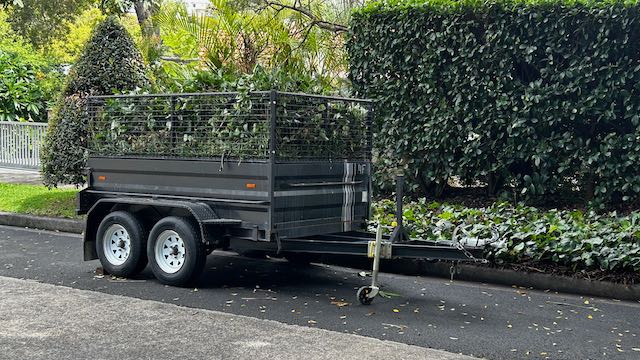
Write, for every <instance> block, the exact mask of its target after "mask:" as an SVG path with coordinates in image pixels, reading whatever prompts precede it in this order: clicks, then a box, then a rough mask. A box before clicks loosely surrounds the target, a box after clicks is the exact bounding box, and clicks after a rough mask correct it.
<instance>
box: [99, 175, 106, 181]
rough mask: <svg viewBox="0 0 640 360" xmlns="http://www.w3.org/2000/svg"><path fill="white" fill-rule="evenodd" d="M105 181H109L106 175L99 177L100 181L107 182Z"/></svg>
mask: <svg viewBox="0 0 640 360" xmlns="http://www.w3.org/2000/svg"><path fill="white" fill-rule="evenodd" d="M105 180H107V177H106V176H104V175H100V176H98V181H105Z"/></svg>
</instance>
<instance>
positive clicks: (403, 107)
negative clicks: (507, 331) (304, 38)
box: [347, 0, 640, 202]
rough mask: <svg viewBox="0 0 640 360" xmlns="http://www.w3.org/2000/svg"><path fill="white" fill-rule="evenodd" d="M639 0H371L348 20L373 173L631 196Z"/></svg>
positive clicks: (639, 147)
mask: <svg viewBox="0 0 640 360" xmlns="http://www.w3.org/2000/svg"><path fill="white" fill-rule="evenodd" d="M639 9H640V7H639V6H638V3H637V1H618V0H609V1H518V0H512V1H495V0H489V1H477V0H457V1H453V0H437V1H426V2H425V1H413V2H397V1H396V2H374V3H371V4H369V5H368V6H366V7H364V8H363V9H361V10H359V11H357V12H356V13H355V14H354V15H353V18H352V23H351V27H350V28H351V30H350V32H351V36H350V39H349V41H348V44H347V46H348V52H349V56H350V63H351V73H350V77H351V80H352V82H353V85H354V87H355V89H356V92H357V93H358V94H359V95H361V96H365V97H371V98H374V99H377V100H378V106H377V109H376V111H377V114H378V119H377V122H378V123H377V125H378V131H377V138H376V147H377V158H378V162H377V165H378V170H379V171H378V173H379V175H378V178H377V179H376V183H377V185H378V186H379V187H381V188H382V189H383V190H384V189H385V188H386V187H387V186H388V185H387V184H390V182H389V181H388V179H389V176H388V175H389V174H390V172H389V171H386V172H385V171H384V170H386V169H395V167H396V165H399V166H400V167H402V168H403V169H404V171H405V173H406V175H407V176H408V177H409V178H410V180H411V184H412V186H413V190H417V191H423V192H424V193H430V194H433V193H434V192H435V193H436V194H437V193H441V192H442V191H443V189H445V186H446V184H447V181H448V179H450V178H451V177H454V176H455V177H459V179H460V180H462V181H463V182H464V183H475V182H478V181H479V182H482V183H486V184H487V187H488V189H489V191H490V192H491V193H500V192H503V193H505V192H508V193H510V194H518V196H521V195H520V194H523V195H524V196H527V197H528V196H539V195H549V194H559V193H565V192H566V191H575V192H576V194H579V195H583V196H584V198H586V199H587V200H590V199H595V200H596V201H599V202H621V201H631V200H635V199H638V198H639V197H640V172H639V171H638V166H639V165H640V116H639V115H640V96H639V95H640V41H638V39H640V13H639Z"/></svg>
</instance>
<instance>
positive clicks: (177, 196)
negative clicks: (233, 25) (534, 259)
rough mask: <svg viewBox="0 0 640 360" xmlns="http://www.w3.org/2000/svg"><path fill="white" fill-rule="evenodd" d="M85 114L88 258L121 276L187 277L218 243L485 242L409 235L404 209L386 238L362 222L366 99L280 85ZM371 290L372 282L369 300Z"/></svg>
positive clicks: (283, 250) (359, 250) (279, 250)
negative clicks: (272, 88)
mask: <svg viewBox="0 0 640 360" xmlns="http://www.w3.org/2000/svg"><path fill="white" fill-rule="evenodd" d="M87 115H88V117H89V139H88V144H89V158H88V161H87V167H88V168H87V170H88V187H87V188H86V189H84V190H82V191H81V192H80V194H79V195H78V214H87V221H86V230H85V232H84V259H85V260H93V259H97V258H99V259H100V261H101V263H102V265H103V267H104V269H105V270H106V271H108V272H109V273H112V274H114V275H119V276H125V277H126V276H131V275H133V274H135V273H136V272H138V271H140V270H142V269H143V268H144V267H145V266H146V265H147V263H149V264H150V266H151V269H152V270H153V273H154V275H155V276H156V277H157V278H158V280H159V281H161V282H163V283H165V284H170V285H184V284H186V283H188V282H189V281H190V280H191V279H193V278H194V277H195V276H197V275H198V274H199V273H200V272H201V270H202V268H203V265H204V262H205V258H206V256H207V255H208V254H210V253H211V252H212V251H213V250H214V249H232V250H234V251H237V252H240V253H254V254H255V253H262V254H268V255H272V256H282V257H285V258H287V259H289V260H290V261H294V262H308V261H312V260H313V259H314V258H315V256H318V255H319V254H350V255H363V256H367V255H368V256H370V257H375V258H376V261H375V263H376V264H377V260H378V259H379V258H380V257H383V258H427V259H434V260H454V261H460V260H476V259H477V258H480V256H481V253H482V250H483V249H482V247H481V246H473V247H464V246H461V245H460V243H459V242H457V241H452V242H444V243H443V242H439V243H433V242H425V241H411V240H410V239H408V238H407V236H406V235H404V231H403V228H402V219H401V217H398V226H397V227H396V229H394V231H393V233H392V234H391V236H386V237H383V236H382V235H380V234H378V235H379V236H377V237H376V236H375V235H374V234H371V233H367V232H366V231H364V230H366V226H367V221H368V219H369V215H370V204H371V147H372V104H371V102H370V101H369V100H362V99H347V98H340V97H329V96H316V95H306V94H295V93H286V92H276V91H268V92H250V93H199V94H154V95H116V96H95V97H91V98H89V99H88V103H87ZM400 189H401V184H400ZM401 198H402V196H401V191H400V196H399V197H398V199H400V201H399V202H398V205H399V209H400V210H399V211H400V212H399V213H401ZM376 238H377V242H376ZM376 272H377V269H376ZM376 293H377V287H376V284H375V281H374V283H373V284H372V286H371V287H366V288H364V289H362V290H361V291H360V292H359V297H360V300H361V302H363V303H368V302H370V301H371V300H372V299H373V297H374V296H375V295H376Z"/></svg>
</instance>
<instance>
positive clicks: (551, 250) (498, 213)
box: [371, 198, 640, 272]
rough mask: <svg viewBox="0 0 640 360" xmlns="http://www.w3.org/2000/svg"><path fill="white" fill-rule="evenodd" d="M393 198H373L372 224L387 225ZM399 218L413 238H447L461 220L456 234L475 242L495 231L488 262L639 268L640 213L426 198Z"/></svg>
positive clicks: (635, 270) (391, 210)
mask: <svg viewBox="0 0 640 360" xmlns="http://www.w3.org/2000/svg"><path fill="white" fill-rule="evenodd" d="M394 212H395V202H394V201H392V200H381V201H378V202H376V203H374V206H373V217H372V220H373V221H372V226H371V227H372V228H371V230H375V227H376V226H377V224H378V223H380V224H382V225H386V226H388V225H391V223H392V221H394V220H395V216H394ZM404 224H405V226H406V228H407V230H408V231H409V233H410V236H411V237H412V238H414V239H425V240H437V241H447V240H451V237H452V235H453V230H454V229H455V227H457V226H461V229H463V230H460V231H459V232H458V234H463V233H464V235H463V237H462V238H461V239H460V241H462V242H465V241H466V242H467V243H468V244H469V245H475V244H476V243H477V241H478V240H479V239H490V238H491V237H492V231H497V234H498V235H499V239H498V241H496V242H495V243H493V244H491V246H488V247H487V251H486V257H487V258H488V259H489V260H490V261H491V262H493V263H496V264H503V263H512V264H518V263H526V262H530V261H535V262H541V263H546V264H556V265H562V266H567V267H569V268H571V269H573V270H574V271H580V270H585V269H601V270H606V271H630V272H638V271H640V213H639V212H633V213H631V214H628V215H620V214H616V213H615V212H612V213H609V214H596V213H594V212H586V213H583V212H582V211H579V210H555V209H553V210H548V211H542V210H539V209H536V208H534V207H530V206H522V205H517V206H513V205H510V204H508V203H496V204H492V205H491V206H488V207H486V208H468V207H463V206H459V205H448V204H440V203H436V202H427V201H426V200H425V199H424V198H421V199H419V200H418V201H415V202H410V203H408V204H406V206H405V210H404Z"/></svg>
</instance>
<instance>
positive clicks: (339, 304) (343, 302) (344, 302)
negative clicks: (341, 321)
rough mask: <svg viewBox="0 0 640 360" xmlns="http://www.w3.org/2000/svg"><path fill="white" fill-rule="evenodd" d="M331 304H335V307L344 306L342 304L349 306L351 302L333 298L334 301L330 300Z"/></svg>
mask: <svg viewBox="0 0 640 360" xmlns="http://www.w3.org/2000/svg"><path fill="white" fill-rule="evenodd" d="M331 305H335V306H337V307H344V306H349V305H351V303H348V302H346V301H337V300H334V301H332V302H331Z"/></svg>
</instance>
